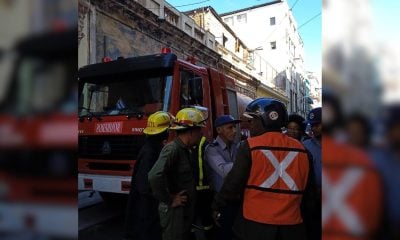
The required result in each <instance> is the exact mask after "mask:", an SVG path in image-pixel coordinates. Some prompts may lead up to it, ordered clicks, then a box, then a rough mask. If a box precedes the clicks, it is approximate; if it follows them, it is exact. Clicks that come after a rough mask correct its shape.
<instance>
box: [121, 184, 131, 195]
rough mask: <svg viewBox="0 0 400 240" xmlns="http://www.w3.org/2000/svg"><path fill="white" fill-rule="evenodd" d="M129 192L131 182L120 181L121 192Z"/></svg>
mask: <svg viewBox="0 0 400 240" xmlns="http://www.w3.org/2000/svg"><path fill="white" fill-rule="evenodd" d="M130 190H131V182H128V181H122V182H121V191H127V192H129V191H130Z"/></svg>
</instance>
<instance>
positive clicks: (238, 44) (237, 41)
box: [235, 38, 240, 52]
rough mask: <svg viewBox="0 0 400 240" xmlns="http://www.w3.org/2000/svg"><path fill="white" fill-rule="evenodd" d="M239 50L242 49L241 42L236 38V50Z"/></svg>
mask: <svg viewBox="0 0 400 240" xmlns="http://www.w3.org/2000/svg"><path fill="white" fill-rule="evenodd" d="M239 51H240V42H239V39H238V38H236V41H235V52H239Z"/></svg>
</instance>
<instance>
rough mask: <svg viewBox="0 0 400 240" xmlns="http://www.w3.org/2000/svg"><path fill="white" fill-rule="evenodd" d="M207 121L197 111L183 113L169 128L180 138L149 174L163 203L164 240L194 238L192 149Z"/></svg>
mask: <svg viewBox="0 0 400 240" xmlns="http://www.w3.org/2000/svg"><path fill="white" fill-rule="evenodd" d="M205 121H206V119H205V118H204V116H203V114H202V112H201V111H199V110H197V109H195V108H184V109H182V110H180V111H179V112H178V113H177V115H176V119H175V122H174V126H173V127H171V128H170V129H172V130H176V132H177V138H176V139H175V140H174V141H173V142H171V143H169V144H168V145H166V146H165V147H164V148H163V150H162V151H161V153H160V156H159V158H158V160H157V162H156V163H155V164H154V166H153V168H152V169H151V170H150V172H149V182H150V186H151V189H152V191H153V194H154V196H155V197H156V198H157V199H158V200H159V201H160V204H159V207H158V210H159V214H160V224H161V228H162V237H163V240H187V239H191V232H190V230H191V224H192V222H193V217H194V204H195V201H196V199H195V198H196V182H195V177H194V176H193V170H192V169H193V166H192V162H191V155H190V154H191V153H190V150H191V148H192V147H193V146H195V145H197V144H199V142H200V139H201V137H202V132H201V128H202V127H205Z"/></svg>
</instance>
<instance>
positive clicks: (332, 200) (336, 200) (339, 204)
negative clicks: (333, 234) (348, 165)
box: [322, 168, 365, 234]
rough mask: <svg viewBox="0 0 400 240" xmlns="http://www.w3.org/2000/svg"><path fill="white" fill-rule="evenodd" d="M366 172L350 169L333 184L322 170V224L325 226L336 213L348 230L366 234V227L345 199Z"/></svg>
mask: <svg viewBox="0 0 400 240" xmlns="http://www.w3.org/2000/svg"><path fill="white" fill-rule="evenodd" d="M364 174H365V172H364V171H363V170H362V169H357V168H353V169H348V170H347V171H346V172H345V173H344V174H343V176H342V178H341V179H340V180H339V181H338V182H337V184H335V185H332V183H331V182H330V180H329V179H328V177H327V176H326V174H324V171H322V189H323V191H322V194H323V195H324V199H325V200H324V202H322V226H324V225H325V224H326V223H327V222H328V220H329V219H331V218H332V217H333V215H334V214H336V216H337V217H338V219H340V221H341V222H342V224H343V225H344V226H345V227H346V228H347V230H348V231H350V232H351V233H354V234H364V233H365V228H364V226H363V224H362V222H361V221H360V218H359V216H358V215H357V213H356V212H355V211H354V209H353V208H352V207H351V206H349V205H347V204H346V202H345V200H346V197H347V196H348V195H349V194H350V193H351V191H352V190H353V189H354V188H355V187H356V186H357V184H358V183H359V182H360V180H361V179H362V177H363V176H364Z"/></svg>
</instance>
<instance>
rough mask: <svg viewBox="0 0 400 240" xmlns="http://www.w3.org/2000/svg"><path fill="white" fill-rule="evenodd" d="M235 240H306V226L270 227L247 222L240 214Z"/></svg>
mask: <svg viewBox="0 0 400 240" xmlns="http://www.w3.org/2000/svg"><path fill="white" fill-rule="evenodd" d="M233 234H234V236H233V238H232V239H233V240H265V239H268V240H293V239H296V240H306V239H307V237H306V230H305V226H304V224H302V223H301V224H296V225H270V224H262V223H257V222H254V221H250V220H247V219H245V218H244V217H243V214H242V213H240V214H238V217H237V218H236V220H235V223H234V225H233Z"/></svg>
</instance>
